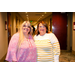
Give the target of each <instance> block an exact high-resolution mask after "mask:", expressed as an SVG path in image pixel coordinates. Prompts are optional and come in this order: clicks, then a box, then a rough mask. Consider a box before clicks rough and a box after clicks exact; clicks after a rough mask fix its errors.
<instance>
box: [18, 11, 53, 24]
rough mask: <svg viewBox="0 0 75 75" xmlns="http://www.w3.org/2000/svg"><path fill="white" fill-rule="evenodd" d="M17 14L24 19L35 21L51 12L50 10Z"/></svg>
mask: <svg viewBox="0 0 75 75" xmlns="http://www.w3.org/2000/svg"><path fill="white" fill-rule="evenodd" d="M18 14H19V15H20V16H21V17H22V18H23V19H24V20H29V21H31V22H32V23H33V22H34V23H36V22H38V21H39V20H42V19H44V18H46V17H48V16H49V15H51V14H52V12H18Z"/></svg>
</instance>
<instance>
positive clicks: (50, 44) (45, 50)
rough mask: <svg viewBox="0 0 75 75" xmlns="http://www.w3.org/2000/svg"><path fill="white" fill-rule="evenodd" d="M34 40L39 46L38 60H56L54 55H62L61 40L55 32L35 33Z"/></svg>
mask: <svg viewBox="0 0 75 75" xmlns="http://www.w3.org/2000/svg"><path fill="white" fill-rule="evenodd" d="M34 40H35V44H36V47H37V61H40V62H48V61H49V62H54V56H55V55H60V46H59V42H58V39H57V38H56V36H55V35H54V34H53V33H49V34H47V33H46V34H45V35H43V36H40V35H38V36H36V35H35V36H34Z"/></svg>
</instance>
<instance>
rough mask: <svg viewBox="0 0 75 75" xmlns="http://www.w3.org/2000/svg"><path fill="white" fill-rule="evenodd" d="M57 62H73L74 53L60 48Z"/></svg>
mask: <svg viewBox="0 0 75 75" xmlns="http://www.w3.org/2000/svg"><path fill="white" fill-rule="evenodd" d="M4 62H6V61H4ZM59 62H75V55H73V54H72V52H71V51H67V50H61V53H60V56H59Z"/></svg>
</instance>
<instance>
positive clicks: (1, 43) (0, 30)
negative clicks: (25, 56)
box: [0, 12, 8, 60]
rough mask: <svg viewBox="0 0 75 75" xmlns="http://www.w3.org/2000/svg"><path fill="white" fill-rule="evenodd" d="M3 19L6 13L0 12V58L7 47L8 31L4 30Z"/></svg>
mask: <svg viewBox="0 0 75 75" xmlns="http://www.w3.org/2000/svg"><path fill="white" fill-rule="evenodd" d="M5 21H7V13H6V12H0V60H1V58H2V57H3V56H4V55H5V54H6V52H7V47H8V34H7V33H8V31H7V30H5Z"/></svg>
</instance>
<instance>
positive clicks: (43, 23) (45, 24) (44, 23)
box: [37, 21, 48, 35]
mask: <svg viewBox="0 0 75 75" xmlns="http://www.w3.org/2000/svg"><path fill="white" fill-rule="evenodd" d="M40 23H42V25H43V26H45V27H46V33H48V26H47V23H46V22H44V21H40V22H39V23H38V25H37V35H39V34H40V32H39V30H38V29H39V24H40Z"/></svg>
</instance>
